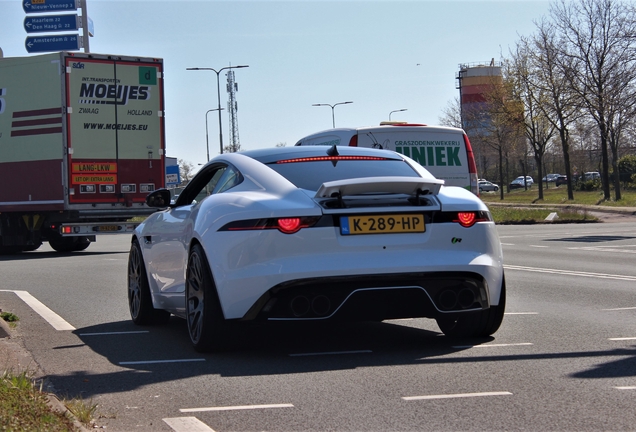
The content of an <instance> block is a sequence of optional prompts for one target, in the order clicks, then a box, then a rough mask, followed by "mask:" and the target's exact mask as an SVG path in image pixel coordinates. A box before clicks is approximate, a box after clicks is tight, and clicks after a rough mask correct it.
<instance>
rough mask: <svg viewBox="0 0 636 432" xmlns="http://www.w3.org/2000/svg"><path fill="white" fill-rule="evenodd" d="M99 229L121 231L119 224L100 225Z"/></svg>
mask: <svg viewBox="0 0 636 432" xmlns="http://www.w3.org/2000/svg"><path fill="white" fill-rule="evenodd" d="M97 229H98V231H111V232H112V231H119V225H100V226H98V227H97Z"/></svg>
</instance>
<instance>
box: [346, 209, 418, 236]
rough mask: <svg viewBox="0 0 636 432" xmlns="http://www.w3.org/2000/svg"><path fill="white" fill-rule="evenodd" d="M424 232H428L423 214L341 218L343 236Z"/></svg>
mask: <svg viewBox="0 0 636 432" xmlns="http://www.w3.org/2000/svg"><path fill="white" fill-rule="evenodd" d="M424 231H426V227H425V224H424V215H421V214H395V215H369V216H342V217H340V233H341V234H342V235H350V234H393V233H423V232H424Z"/></svg>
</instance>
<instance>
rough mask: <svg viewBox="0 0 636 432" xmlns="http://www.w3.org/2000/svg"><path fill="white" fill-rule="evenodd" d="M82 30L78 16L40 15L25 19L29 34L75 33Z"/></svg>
mask: <svg viewBox="0 0 636 432" xmlns="http://www.w3.org/2000/svg"><path fill="white" fill-rule="evenodd" d="M79 28H80V23H79V19H78V17H77V15H75V14H73V15H38V16H27V17H26V18H24V29H25V30H26V32H27V33H50V32H59V31H73V30H78V29H79Z"/></svg>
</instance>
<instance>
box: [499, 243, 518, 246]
mask: <svg viewBox="0 0 636 432" xmlns="http://www.w3.org/2000/svg"><path fill="white" fill-rule="evenodd" d="M501 245H502V246H514V245H515V244H514V243H502V244H501Z"/></svg>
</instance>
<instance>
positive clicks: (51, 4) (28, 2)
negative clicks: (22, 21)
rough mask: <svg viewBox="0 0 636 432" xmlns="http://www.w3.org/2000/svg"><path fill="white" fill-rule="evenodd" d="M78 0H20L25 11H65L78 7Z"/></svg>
mask: <svg viewBox="0 0 636 432" xmlns="http://www.w3.org/2000/svg"><path fill="white" fill-rule="evenodd" d="M79 3H80V2H79V0H22V9H24V11H25V12H26V13H43V12H65V11H73V10H77V9H79V8H80V4H79Z"/></svg>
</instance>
